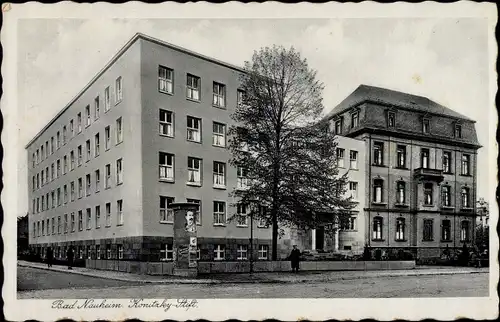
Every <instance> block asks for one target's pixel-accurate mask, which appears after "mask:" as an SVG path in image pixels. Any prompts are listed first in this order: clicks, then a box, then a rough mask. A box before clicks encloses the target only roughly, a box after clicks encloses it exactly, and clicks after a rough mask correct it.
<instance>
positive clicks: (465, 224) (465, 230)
mask: <svg viewBox="0 0 500 322" xmlns="http://www.w3.org/2000/svg"><path fill="white" fill-rule="evenodd" d="M469 226H470V225H469V221H468V220H464V221H462V223H461V224H460V241H464V242H465V241H469V240H470V227H469Z"/></svg>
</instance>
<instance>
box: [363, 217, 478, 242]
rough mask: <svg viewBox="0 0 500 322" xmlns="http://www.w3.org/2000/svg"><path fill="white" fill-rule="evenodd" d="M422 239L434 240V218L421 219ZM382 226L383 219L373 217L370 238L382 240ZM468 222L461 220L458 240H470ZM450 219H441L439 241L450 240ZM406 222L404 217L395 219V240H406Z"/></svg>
mask: <svg viewBox="0 0 500 322" xmlns="http://www.w3.org/2000/svg"><path fill="white" fill-rule="evenodd" d="M423 224H424V225H423V240H424V241H433V240H434V220H433V219H424V221H423ZM383 227H384V219H383V218H382V217H374V218H373V223H372V239H373V240H383V238H384V236H383ZM470 228H471V226H470V222H469V221H468V220H463V221H462V222H461V223H460V241H463V242H468V241H470V233H471V232H470ZM451 237H452V236H451V221H450V220H448V219H444V220H441V241H443V242H448V241H451ZM406 239H407V232H406V223H405V219H404V218H397V219H396V235H395V240H396V241H406Z"/></svg>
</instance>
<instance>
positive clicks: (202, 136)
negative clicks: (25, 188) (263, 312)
mask: <svg viewBox="0 0 500 322" xmlns="http://www.w3.org/2000/svg"><path fill="white" fill-rule="evenodd" d="M241 73H242V70H241V69H240V68H238V67H235V66H232V65H230V64H227V63H224V62H220V61H217V60H215V59H212V58H209V57H205V56H202V55H200V54H197V53H194V52H191V51H188V50H186V49H182V48H179V47H177V46H173V45H171V44H168V43H165V42H163V41H159V40H157V39H153V38H151V37H148V36H145V35H142V34H137V35H135V36H134V37H133V38H132V39H131V40H130V41H129V42H128V43H127V44H126V45H125V46H124V47H123V48H122V49H121V50H120V51H119V52H118V54H117V55H116V56H115V57H114V58H113V59H112V60H111V61H110V62H109V63H108V64H107V65H106V66H105V67H104V69H102V70H101V71H100V72H99V73H98V74H97V75H96V76H95V77H94V78H93V79H92V80H91V82H90V83H89V84H88V85H87V86H85V88H84V89H83V90H82V91H81V92H80V93H79V94H78V95H77V96H76V97H75V98H74V99H73V100H72V101H71V102H70V103H69V104H68V105H67V106H66V107H64V109H62V111H61V112H59V113H58V114H57V115H56V116H55V117H54V118H53V119H52V120H51V121H50V122H49V123H48V124H47V125H46V126H45V127H44V128H43V129H42V130H41V131H40V132H39V133H38V134H37V135H36V136H35V137H34V138H33V139H32V140H31V142H29V143H28V145H27V147H26V149H27V152H28V160H29V171H28V174H29V179H28V180H29V198H30V199H29V200H30V203H31V207H30V208H31V209H30V215H29V225H30V236H29V242H30V245H31V246H32V247H33V248H35V249H37V250H38V251H39V252H42V253H43V250H44V249H45V248H46V247H47V246H51V247H53V248H54V250H55V256H56V257H63V258H64V257H65V252H66V249H67V247H68V246H69V245H72V246H73V247H75V249H76V258H94V259H106V258H112V259H128V260H152V261H155V260H160V259H164V260H168V259H172V256H173V250H172V236H173V230H172V213H171V212H170V210H169V209H168V205H169V203H171V202H174V201H175V202H185V201H188V202H196V203H199V204H200V210H199V213H198V216H197V223H198V229H197V230H198V244H199V252H198V257H199V258H200V259H202V260H220V259H233V260H236V259H246V258H248V257H249V249H252V248H250V247H249V236H250V231H249V229H250V226H252V225H249V219H248V218H247V216H246V212H247V210H246V207H245V206H244V205H238V206H235V203H236V200H234V199H233V198H232V197H230V192H231V191H232V189H233V187H236V186H237V187H242V188H244V185H245V177H244V169H236V168H233V167H230V166H229V163H228V160H229V159H230V154H229V151H228V149H227V148H226V145H227V140H226V132H227V130H228V127H229V126H230V124H231V119H230V114H231V113H232V112H233V111H234V109H235V107H236V104H238V97H239V91H238V84H239V77H240V75H241ZM234 214H238V216H239V217H238V218H239V219H238V220H234V221H229V220H228V219H229V218H228V217H231V216H232V215H234ZM253 227H254V228H253V229H254V231H253V244H254V246H253V250H254V253H255V254H254V258H255V259H257V258H258V259H263V260H265V259H268V258H270V255H271V254H270V247H269V245H270V236H271V232H270V230H271V229H270V228H267V227H265V226H262V225H260V224H259V222H256V223H255V225H253Z"/></svg>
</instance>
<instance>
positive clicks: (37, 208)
mask: <svg viewBox="0 0 500 322" xmlns="http://www.w3.org/2000/svg"><path fill="white" fill-rule="evenodd" d="M111 171H112V170H111V164H106V165H105V167H104V189H109V188H111V185H112V179H111ZM76 183H77V185H78V199H80V198H82V197H84V196H87V197H88V196H90V195H91V193H92V175H91V174H87V175H86V176H85V187H84V185H83V178H78V180H77V181H76ZM115 184H116V185H121V184H123V159H121V158H120V159H118V160H116V177H115ZM100 189H101V172H100V170H99V169H97V170H95V171H94V193H98V192H99V191H100ZM61 194H62V195H61ZM75 198H76V191H75V181H71V183H70V194H69V198H68V185H66V184H65V185H64V186H63V187H62V190H61V187H59V188H57V189H54V190H52V191H50V192H47V194H46V195H42V196H41V197H37V198H33V208H32V213H33V214H36V213H40V212H43V211H45V210H49V209H50V208H56V207H59V206H61V204H62V203H64V204H67V203H68V201H71V202H73V201H75Z"/></svg>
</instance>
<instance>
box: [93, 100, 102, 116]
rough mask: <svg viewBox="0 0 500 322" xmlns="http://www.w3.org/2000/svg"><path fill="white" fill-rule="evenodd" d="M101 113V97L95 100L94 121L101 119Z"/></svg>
mask: <svg viewBox="0 0 500 322" xmlns="http://www.w3.org/2000/svg"><path fill="white" fill-rule="evenodd" d="M100 113H101V111H100V110H99V96H97V97H96V98H94V120H97V119H98V118H99V114H100Z"/></svg>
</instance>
